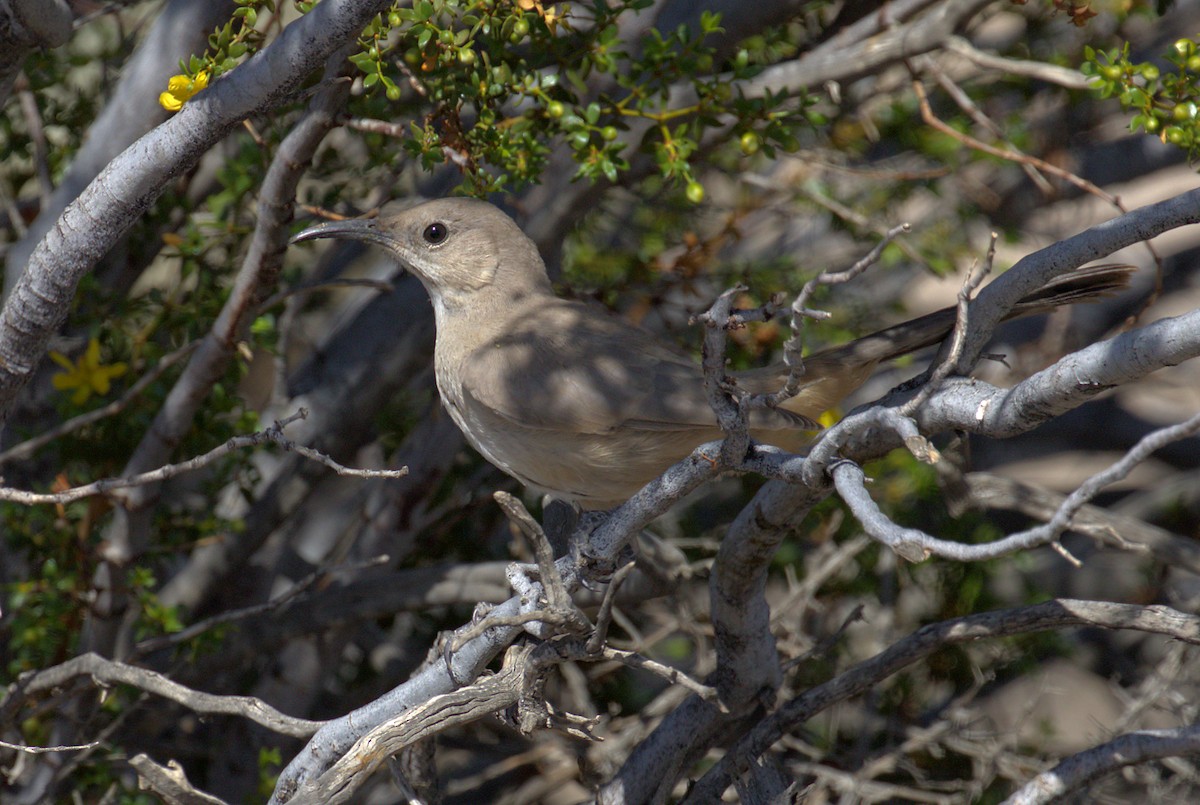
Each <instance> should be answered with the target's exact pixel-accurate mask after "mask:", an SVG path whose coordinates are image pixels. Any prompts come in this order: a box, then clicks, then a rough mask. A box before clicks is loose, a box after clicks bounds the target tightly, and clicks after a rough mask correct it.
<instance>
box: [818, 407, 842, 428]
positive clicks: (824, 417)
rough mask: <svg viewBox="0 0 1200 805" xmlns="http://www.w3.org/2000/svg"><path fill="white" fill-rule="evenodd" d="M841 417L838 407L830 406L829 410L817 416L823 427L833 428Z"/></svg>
mask: <svg viewBox="0 0 1200 805" xmlns="http://www.w3.org/2000/svg"><path fill="white" fill-rule="evenodd" d="M840 417H841V413H839V412H838V409H836V408H830V409H829V410H828V411H826V412H825V413H823V414H821V415H820V416H819V417H817V422H818V423H820V425H821V427H823V428H832V427H833V426H834V425H836V424H837V421H838V419H839V418H840Z"/></svg>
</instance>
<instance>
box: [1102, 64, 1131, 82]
mask: <svg viewBox="0 0 1200 805" xmlns="http://www.w3.org/2000/svg"><path fill="white" fill-rule="evenodd" d="M1124 74H1125V71H1124V70H1122V69H1121V68H1120V67H1119V66H1118V65H1116V64H1109V65H1105V66H1104V67H1101V68H1100V75H1102V76H1104V77H1105V78H1107V79H1108V80H1109V81H1116V80H1117V79H1118V78H1120V77H1121V76H1122V75H1124Z"/></svg>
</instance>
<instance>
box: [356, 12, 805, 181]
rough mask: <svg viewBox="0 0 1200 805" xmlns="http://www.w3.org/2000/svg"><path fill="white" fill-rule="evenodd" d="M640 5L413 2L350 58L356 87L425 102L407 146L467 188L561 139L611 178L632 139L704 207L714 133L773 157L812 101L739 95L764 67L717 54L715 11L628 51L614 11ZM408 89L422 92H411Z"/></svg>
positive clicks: (365, 38) (516, 176) (525, 164)
mask: <svg viewBox="0 0 1200 805" xmlns="http://www.w3.org/2000/svg"><path fill="white" fill-rule="evenodd" d="M648 5H649V3H648V2H647V0H624V2H617V3H595V4H592V5H590V6H589V7H587V8H586V10H585V11H578V10H576V9H575V8H574V7H565V6H564V7H562V8H559V7H554V8H552V9H548V8H543V7H542V6H541V4H540V3H534V2H532V1H531V2H521V3H515V4H513V3H502V2H497V1H496V0H469V1H467V0H436V1H434V0H420V2H417V3H415V4H414V5H413V6H412V7H411V8H399V9H396V10H395V11H393V12H391V13H390V14H388V15H386V16H382V15H381V16H380V17H378V18H376V20H375V21H374V22H373V23H372V24H371V25H369V26H368V27H367V29H366V30H365V31H364V32H363V35H362V37H361V39H360V45H361V47H362V50H361V52H359V53H358V54H356V55H354V56H352V57H351V61H352V62H353V63H354V64H355V66H356V67H357V68H358V69H359V70H360V71H361V73H362V76H363V86H364V87H366V88H367V89H370V90H374V91H379V90H380V89H382V94H383V95H384V96H385V97H386V98H387V100H388V101H390V102H391V103H392V104H398V105H399V108H398V109H393V110H392V112H391V113H390V114H388V115H387V116H389V117H394V116H395V113H396V112H397V111H401V110H404V109H407V108H409V107H410V106H412V105H413V104H419V105H422V106H424V105H426V104H431V105H432V107H433V109H432V111H429V110H428V109H427V108H426V111H425V114H424V115H423V116H422V117H421V119H420V120H419V121H413V122H412V123H411V124H410V127H409V134H408V136H407V137H405V138H404V140H403V143H402V147H403V149H404V150H405V151H406V152H408V153H409V154H410V155H411V156H413V157H415V158H418V159H419V160H421V162H422V164H423V165H425V166H426V167H427V168H432V167H434V166H436V165H439V164H441V163H442V162H444V161H446V160H450V161H452V162H454V163H455V164H457V165H458V166H459V167H460V168H461V170H462V172H463V179H464V189H465V190H466V192H468V193H471V194H475V195H486V194H488V193H494V192H498V191H513V190H517V189H520V188H522V187H524V186H527V185H528V184H530V183H533V182H536V181H537V180H538V178H539V177H540V176H541V173H542V171H543V170H544V169H545V167H546V160H547V158H548V156H549V154H550V152H551V149H552V148H553V147H554V146H555V145H557V144H559V143H565V144H566V145H567V146H568V147H569V148H570V150H571V152H572V155H573V158H574V160H575V163H576V166H577V167H576V177H577V178H580V179H587V180H591V181H607V182H617V181H619V180H620V177H621V176H622V175H623V174H625V173H626V172H628V171H629V170H630V169H631V162H630V157H631V150H632V149H634V148H637V149H639V150H641V151H643V152H646V153H648V154H649V155H650V156H651V157H652V159H653V163H654V165H655V166H656V167H657V170H658V173H659V175H660V176H662V177H664V178H666V179H668V180H670V181H671V182H672V183H675V184H677V185H678V186H680V187H682V188H684V190H685V194H686V197H687V199H688V200H689V201H690V202H692V203H693V204H698V203H700V201H702V200H703V198H704V187H703V185H701V183H700V182H699V181H698V180H697V179H696V175H695V165H696V160H697V159H698V158H699V157H698V149H699V145H700V143H701V142H703V141H704V140H705V138H706V137H707V136H708V135H710V134H714V133H717V132H725V134H723V135H722V136H728V134H729V133H730V126H732V132H731V133H732V136H733V139H734V140H735V141H737V142H739V143H740V147H741V150H742V152H744V153H745V154H747V155H753V154H756V153H759V152H760V151H761V152H762V153H764V154H766V155H768V156H773V155H774V153H775V149H776V148H781V149H784V150H794V149H795V148H796V147H798V140H797V138H796V135H795V131H796V129H797V128H798V127H806V126H810V125H813V124H819V123H820V122H821V121H822V118H821V117H820V116H819V115H818V114H816V113H815V112H811V111H807V110H808V107H809V106H811V101H810V100H808V99H807V98H804V97H801V98H796V97H791V98H790V99H784V98H782V97H777V96H773V95H771V94H766V95H764V96H763V97H760V98H746V97H743V96H742V95H741V94H740V93H738V92H737V90H736V89H734V86H735V85H734V82H735V81H739V80H743V79H746V78H749V77H751V76H752V75H754V74H755V73H756V72H757V71H758V70H759V69H760V66H759V65H758V64H757V63H756V61H755V59H754V58H753V57H752V56H751V54H750V53H749V51H747V50H746V49H742V50H740V51H738V52H737V54H735V56H734V57H733V58H732V59H730V60H728V61H727V62H726V63H720V62H719V61H718V59H717V55H716V51H715V50H714V49H713V48H712V47H711V46H709V45H707V44H706V39H708V38H709V37H710V36H711V35H712V34H714V33H717V32H719V31H720V27H719V17H718V16H717V15H714V14H707V13H706V14H703V15H702V16H701V20H700V30H699V31H698V32H695V33H693V32H692V31H689V30H688V29H687V28H685V27H682V26H681V27H680V28H678V29H676V30H674V31H671V32H667V33H663V32H659V31H656V30H651V31H650V32H649V33H648V34H647V35H646V36H645V37H644V39H643V40H642V42H641V43H640V44H641V50H640V52H638V53H636V54H634V53H628V52H626V51H625V50H624V49H623V45H622V44H621V42H620V40H619V38H618V35H619V29H618V26H617V24H616V22H617V19H618V17H620V16H621V15H622V14H625V13H628V12H633V11H637V10H639V9H642V8H644V7H646V6H648ZM767 50H768V45H766V44H764V45H763V46H762V47H761V48H760V53H759V55H760V56H761V55H762V54H763V53H765V52H767ZM562 65H569V66H567V67H565V68H564V67H562ZM406 86H407V87H411V88H413V90H414V91H415V93H416V96H417V97H416V98H408V99H406V98H405V92H404V91H403V88H404V87H406ZM596 87H600V90H599V91H598V92H597V91H596V90H595V88H596ZM680 87H689V88H690V91H691V97H692V101H691V102H690V103H688V104H685V105H683V106H678V105H677V104H672V97H673V96H672V93H673V92H676V93H677V92H678V91H679V88H680ZM410 94H411V93H410ZM385 114H387V113H386V112H385ZM730 115H732V119H733V120H732V124H730V123H729V122H728V117H729V116H730ZM631 140H636V141H637V142H632V141H631Z"/></svg>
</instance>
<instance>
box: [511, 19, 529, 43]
mask: <svg viewBox="0 0 1200 805" xmlns="http://www.w3.org/2000/svg"><path fill="white" fill-rule="evenodd" d="M512 32H513V36H515V37H517V38H518V39H524V38H525V37H527V36H529V21H528V20H526V19H525V18H524V17H521V19H519V20H517V21H516V22H514V23H513V28H512Z"/></svg>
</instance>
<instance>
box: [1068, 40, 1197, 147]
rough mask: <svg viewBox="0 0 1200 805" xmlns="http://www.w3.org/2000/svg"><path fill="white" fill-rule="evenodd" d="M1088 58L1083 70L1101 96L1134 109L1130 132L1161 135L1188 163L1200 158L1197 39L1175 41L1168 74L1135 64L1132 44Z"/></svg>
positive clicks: (1168, 58)
mask: <svg viewBox="0 0 1200 805" xmlns="http://www.w3.org/2000/svg"><path fill="white" fill-rule="evenodd" d="M1084 56H1085V57H1086V59H1087V61H1086V62H1084V64H1083V66H1082V67H1081V68H1080V69H1081V70H1082V71H1083V73H1084V74H1085V75H1088V76H1091V77H1092V78H1093V79H1095V81H1096V89H1097V91H1098V92H1099V93H1100V96H1101V97H1103V98H1109V97H1113V96H1116V98H1117V99H1118V100H1119V101H1120V102H1121V106H1122V108H1124V109H1132V110H1134V112H1135V114H1134V116H1133V118H1132V119H1131V120H1130V121H1129V129H1130V131H1138V130H1141V131H1145V132H1146V133H1147V134H1153V135H1156V136H1157V137H1159V138H1160V139H1161V140H1162V141H1163V142H1165V143H1170V144H1171V145H1174V146H1176V147H1178V148H1181V149H1183V150H1184V151H1185V152H1186V153H1187V155H1188V159H1189V160H1192V161H1195V160H1196V159H1197V158H1200V116H1198V115H1197V110H1198V109H1200V107H1198V105H1197V102H1198V101H1200V44H1198V42H1197V40H1196V39H1194V38H1192V39H1189V38H1182V39H1178V40H1176V41H1175V44H1174V45H1173V46H1172V47H1171V49H1170V50H1168V51H1167V53H1166V54H1165V57H1164V58H1165V60H1166V61H1167V62H1168V63H1169V64H1170V65H1171V69H1168V70H1165V71H1164V70H1162V69H1160V68H1159V67H1158V65H1156V64H1153V63H1152V62H1140V63H1137V64H1135V63H1133V62H1131V61H1130V59H1129V43H1128V42H1126V43H1125V45H1124V47H1122V48H1120V49H1113V50H1107V51H1103V50H1102V51H1097V50H1094V49H1093V48H1091V47H1088V48H1086V49H1085V50H1084Z"/></svg>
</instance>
